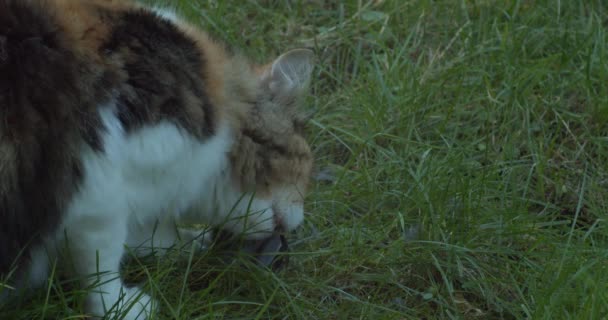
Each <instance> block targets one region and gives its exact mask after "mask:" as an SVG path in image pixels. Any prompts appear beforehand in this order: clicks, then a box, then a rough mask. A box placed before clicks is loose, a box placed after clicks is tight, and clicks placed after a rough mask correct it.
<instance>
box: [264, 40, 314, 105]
mask: <svg viewBox="0 0 608 320" xmlns="http://www.w3.org/2000/svg"><path fill="white" fill-rule="evenodd" d="M313 62H314V53H313V52H312V50H308V49H295V50H291V51H289V52H287V53H284V54H282V55H281V56H279V57H278V58H277V59H276V60H275V61H274V62H273V63H272V65H271V66H270V67H269V68H268V69H267V70H266V72H265V74H264V75H263V77H264V78H265V79H264V82H265V83H266V84H267V89H269V90H270V93H271V94H272V95H273V96H274V97H277V98H280V99H288V100H291V99H294V98H297V97H298V96H300V95H301V94H303V93H304V92H306V91H307V90H308V85H309V83H310V77H311V74H312V70H313V67H314V65H313Z"/></svg>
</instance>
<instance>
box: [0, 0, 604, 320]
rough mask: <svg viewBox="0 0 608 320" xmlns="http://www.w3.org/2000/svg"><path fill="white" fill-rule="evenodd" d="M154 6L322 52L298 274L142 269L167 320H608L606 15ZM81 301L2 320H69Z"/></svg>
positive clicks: (587, 4)
mask: <svg viewBox="0 0 608 320" xmlns="http://www.w3.org/2000/svg"><path fill="white" fill-rule="evenodd" d="M158 2H160V3H164V4H169V3H170V4H171V5H174V6H177V7H178V11H179V12H181V13H182V14H184V15H185V16H186V17H187V18H188V19H189V20H190V21H193V22H195V23H198V24H200V25H202V26H204V27H205V28H206V29H207V30H210V31H211V33H213V34H214V35H215V36H216V37H218V38H220V39H223V40H225V41H227V42H228V43H229V44H230V45H231V46H233V47H234V48H236V49H238V50H239V51H242V52H243V53H245V54H247V55H248V56H250V57H252V58H253V59H255V60H256V61H260V62H264V61H265V60H264V58H265V57H266V58H268V57H274V56H276V55H278V54H280V53H281V52H284V51H287V50H289V49H293V48H297V47H310V48H313V49H314V50H315V52H316V54H317V56H318V65H317V68H316V70H315V74H314V82H313V90H312V94H311V96H310V97H309V99H308V104H307V108H308V109H309V110H310V111H314V112H315V113H314V116H313V118H312V120H311V122H310V127H309V131H308V137H309V140H310V143H311V145H312V146H313V148H314V152H315V154H316V165H317V168H318V170H317V173H316V175H315V183H314V188H313V191H312V193H311V194H310V196H309V197H308V198H307V203H306V212H307V214H308V215H307V218H306V222H305V224H304V226H303V227H302V228H300V229H299V230H298V231H297V232H296V233H295V234H293V235H291V237H290V241H291V250H292V251H291V256H290V262H289V264H288V265H287V266H286V268H284V269H283V270H282V271H279V272H276V273H273V272H269V271H267V270H264V269H263V268H258V267H255V266H251V265H249V266H242V263H233V264H226V263H222V262H220V261H219V259H218V258H217V255H216V254H215V252H214V251H213V250H211V251H209V252H208V253H205V254H201V255H193V256H189V257H186V258H182V259H178V258H175V259H173V258H171V256H170V257H169V258H166V259H161V260H152V261H150V262H145V263H144V262H141V263H135V264H134V266H132V267H130V268H128V272H130V274H131V275H132V277H133V278H135V279H143V280H147V282H146V283H147V290H148V292H152V293H153V294H154V295H156V296H157V297H159V300H160V301H162V305H161V311H160V312H159V314H158V316H159V318H160V319H206V318H220V317H225V318H231V319H232V318H245V319H251V318H256V319H284V318H292V319H355V318H359V319H476V318H479V319H503V318H504V319H601V318H605V317H608V290H607V289H608V288H607V285H608V269H607V263H606V262H607V258H608V250H607V249H608V229H607V227H608V226H607V224H606V217H607V215H606V212H607V211H608V197H607V196H608V123H607V121H608V47H607V46H606V43H607V40H608V39H607V34H606V33H607V32H608V30H607V28H606V26H607V24H608V14H607V13H608V8H607V7H606V4H605V3H604V2H603V1H587V0H569V1H559V0H555V1H517V0H512V1H506V0H505V1H489V0H487V1H484V0H475V1H431V0H386V1H382V0H375V1H368V0H358V1H355V0H349V1H322V0H308V1H292V0H289V1H288V0H285V1H283V0H281V1H278V0H276V1H273V0H259V1H240V0H239V1H236V0H231V1H211V0H210V1H194V0H190V1H184V0H180V1H158ZM71 287H72V286H70V285H69V284H65V283H63V284H62V283H59V282H58V281H56V282H55V283H54V285H53V286H51V287H49V288H48V289H46V290H43V291H42V292H40V293H39V294H38V295H37V296H36V297H35V298H34V299H33V300H30V301H29V302H24V304H23V306H20V308H19V309H17V308H15V309H14V310H11V311H5V312H8V313H7V314H5V315H4V316H1V318H2V319H5V318H13V317H14V318H17V317H18V318H22V319H33V318H44V317H46V318H49V319H55V318H65V317H69V316H73V317H77V316H78V314H79V311H78V310H79V309H78V308H79V301H81V300H82V299H81V298H82V294H81V293H80V292H78V291H75V290H73V289H70V288H71ZM70 290H72V291H70ZM47 293H48V294H47ZM79 299H80V300H79ZM16 310H19V312H18V313H17V312H16Z"/></svg>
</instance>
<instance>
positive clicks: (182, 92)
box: [101, 10, 215, 139]
mask: <svg viewBox="0 0 608 320" xmlns="http://www.w3.org/2000/svg"><path fill="white" fill-rule="evenodd" d="M116 22H117V24H116V26H115V27H114V28H113V29H112V34H111V36H110V39H109V40H108V42H107V43H106V44H105V45H104V46H103V47H102V48H101V52H102V53H103V54H104V55H106V56H107V57H108V58H111V59H119V60H122V61H123V63H124V66H123V69H124V70H125V71H126V73H127V76H128V79H127V82H126V84H125V85H124V86H123V87H122V88H121V90H120V97H119V111H118V117H119V119H120V121H121V122H122V125H123V126H124V127H125V129H126V131H127V132H129V131H132V130H134V129H136V128H139V127H141V126H142V125H145V124H149V123H156V122H158V121H160V120H162V119H170V120H171V121H174V122H175V123H176V124H178V125H180V126H181V127H183V128H184V129H186V130H187V131H189V132H190V133H191V134H193V135H194V136H196V137H197V138H199V139H203V138H206V137H209V136H210V135H212V134H213V133H214V131H215V114H214V109H213V107H212V106H211V103H210V102H209V99H208V97H207V93H206V92H205V85H204V84H205V81H204V80H205V79H203V77H202V71H203V66H204V57H203V56H202V53H201V51H200V50H199V48H198V47H197V45H196V43H195V42H194V41H193V40H191V39H190V38H188V37H187V36H186V35H185V34H183V33H182V32H181V31H180V30H179V29H178V28H177V27H176V26H174V25H173V24H172V23H170V22H168V21H166V20H164V19H162V18H160V17H158V16H157V15H156V14H154V13H151V12H148V11H145V10H132V11H129V12H126V13H124V14H122V16H121V17H120V18H119V19H117V20H116Z"/></svg>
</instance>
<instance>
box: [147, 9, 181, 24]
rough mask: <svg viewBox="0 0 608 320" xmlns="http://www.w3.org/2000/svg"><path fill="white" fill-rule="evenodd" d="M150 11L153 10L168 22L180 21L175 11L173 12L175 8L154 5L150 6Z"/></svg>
mask: <svg viewBox="0 0 608 320" xmlns="http://www.w3.org/2000/svg"><path fill="white" fill-rule="evenodd" d="M152 11H154V12H155V13H156V14H158V15H159V16H161V17H162V18H164V19H167V20H169V21H170V22H173V23H177V22H179V21H180V18H179V17H178V15H177V12H175V10H173V9H169V8H161V7H154V8H152Z"/></svg>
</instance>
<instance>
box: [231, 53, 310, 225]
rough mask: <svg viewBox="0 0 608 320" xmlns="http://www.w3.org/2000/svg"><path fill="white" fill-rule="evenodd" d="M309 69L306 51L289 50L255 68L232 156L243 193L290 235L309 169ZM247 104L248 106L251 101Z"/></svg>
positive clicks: (300, 208) (301, 216) (300, 211)
mask: <svg viewBox="0 0 608 320" xmlns="http://www.w3.org/2000/svg"><path fill="white" fill-rule="evenodd" d="M312 70H313V53H312V51H310V50H305V49H297V50H292V51H289V52H287V53H285V54H283V55H281V56H279V57H278V58H277V59H275V60H274V61H273V62H272V63H270V64H268V65H265V66H262V67H259V68H257V72H256V77H257V78H258V83H257V90H256V92H257V94H256V98H255V102H254V103H253V105H252V106H251V108H250V111H249V114H248V115H247V117H246V120H245V121H244V122H243V125H242V128H241V132H240V135H239V138H238V140H237V143H236V145H235V148H234V149H233V152H232V153H231V161H232V167H233V178H234V179H235V180H236V181H237V182H238V184H239V185H240V186H241V189H242V191H246V192H254V193H255V198H256V199H261V200H265V201H269V203H270V204H271V206H272V210H271V211H273V227H274V228H277V229H280V230H282V231H291V230H293V229H295V228H296V227H297V226H299V225H300V224H301V223H302V220H303V219H304V197H305V195H306V193H307V191H308V187H309V186H308V185H309V181H310V177H311V171H312V167H313V154H312V151H311V148H310V146H309V144H308V142H307V141H306V139H305V127H306V123H307V120H308V119H307V118H309V116H308V115H307V113H306V111H305V106H304V105H303V104H304V102H305V98H306V96H307V95H308V94H309V83H310V78H311V73H312ZM250 104H251V103H250Z"/></svg>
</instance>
